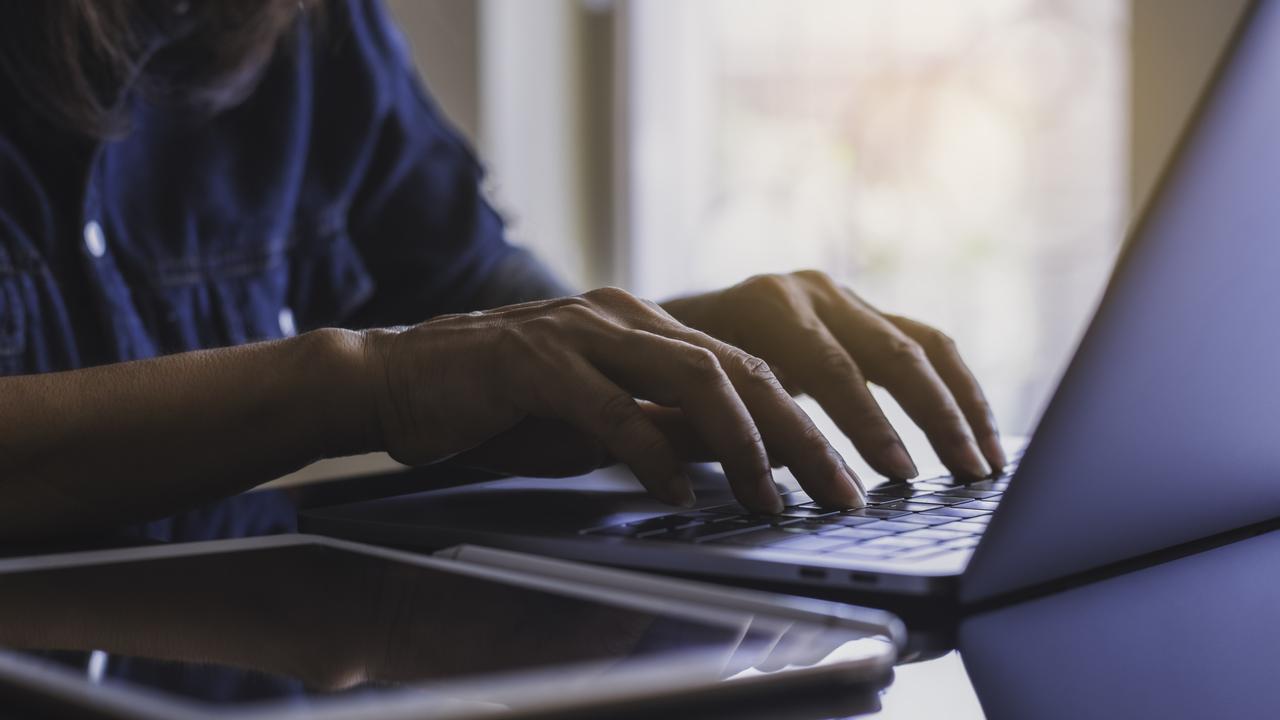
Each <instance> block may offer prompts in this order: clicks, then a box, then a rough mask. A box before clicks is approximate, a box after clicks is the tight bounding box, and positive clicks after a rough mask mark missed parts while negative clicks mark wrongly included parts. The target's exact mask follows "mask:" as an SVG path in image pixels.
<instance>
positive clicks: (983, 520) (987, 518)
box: [965, 515, 991, 525]
mask: <svg viewBox="0 0 1280 720" xmlns="http://www.w3.org/2000/svg"><path fill="white" fill-rule="evenodd" d="M965 522H976V523H982V524H983V525H986V524H987V523H989V522H991V516H990V515H983V516H982V517H976V518H969V519H968V520H965Z"/></svg>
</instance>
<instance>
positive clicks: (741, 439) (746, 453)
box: [730, 424, 766, 458]
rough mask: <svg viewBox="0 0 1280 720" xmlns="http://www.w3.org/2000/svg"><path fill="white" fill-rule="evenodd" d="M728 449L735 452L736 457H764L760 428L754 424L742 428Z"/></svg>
mask: <svg viewBox="0 0 1280 720" xmlns="http://www.w3.org/2000/svg"><path fill="white" fill-rule="evenodd" d="M730 451H731V452H733V453H735V456H736V457H757V456H758V457H760V458H765V457H766V455H765V452H764V438H763V437H761V435H760V430H759V429H758V428H757V427H756V426H755V425H754V424H753V425H750V426H749V427H747V428H744V430H743V432H742V433H740V434H739V436H738V437H737V439H736V442H735V443H734V445H733V447H732V448H731V449H730Z"/></svg>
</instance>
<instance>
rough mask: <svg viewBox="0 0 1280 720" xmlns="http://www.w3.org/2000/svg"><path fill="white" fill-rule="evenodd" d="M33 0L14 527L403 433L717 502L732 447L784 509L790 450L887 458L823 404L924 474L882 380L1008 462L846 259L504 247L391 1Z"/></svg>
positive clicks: (908, 330) (7, 507) (835, 501)
mask: <svg viewBox="0 0 1280 720" xmlns="http://www.w3.org/2000/svg"><path fill="white" fill-rule="evenodd" d="M0 12H2V13H3V19H2V21H0V70H2V71H3V72H2V73H0V93H2V96H3V99H4V102H3V105H2V107H3V110H0V369H3V371H4V373H5V374H6V375H8V377H5V378H3V379H0V398H2V401H0V468H2V471H0V533H2V534H3V535H4V536H6V537H9V538H20V537H31V536H40V535H47V534H52V533H59V532H67V531H73V530H82V529H91V528H103V527H118V526H121V525H123V524H126V523H132V522H138V521H143V520H153V519H155V518H161V517H165V516H168V515H171V514H173V513H175V512H178V511H184V510H188V509H191V508H196V507H197V506H201V505H206V504H208V503H211V502H213V501H214V500H216V499H218V498H225V497H229V496H232V495H234V494H236V493H238V492H240V491H242V490H245V489H247V488H250V487H252V486H254V485H256V484H259V483H261V482H264V481H266V480H269V479H271V478H272V477H275V476H277V475H280V474H282V473H285V472H287V471H290V470H293V469H295V468H298V467H301V466H302V465H304V464H306V463H308V462H311V461H313V460H316V459H319V458H323V457H333V456H339V455H345V454H351V453H357V452H365V451H372V450H386V451H388V452H389V453H390V454H391V455H392V456H393V457H395V458H396V459H398V460H400V461H403V462H406V463H412V464H421V463H431V462H436V461H440V460H444V459H449V458H454V457H455V456H458V455H459V454H462V458H461V459H460V460H459V461H465V462H467V463H470V464H473V465H477V464H478V465H482V466H487V467H493V468H499V469H503V470H510V471H530V470H537V471H541V472H552V473H568V472H574V471H579V470H582V469H585V468H587V467H590V466H593V465H597V464H600V463H603V462H608V461H613V460H618V461H621V462H623V463H626V464H627V465H628V466H630V468H631V469H632V470H633V471H634V472H635V475H636V477H637V478H638V479H639V481H640V482H641V483H643V484H644V486H645V487H646V488H647V489H648V490H649V491H650V492H651V493H652V494H653V495H655V496H657V497H658V498H660V499H662V500H665V501H667V502H670V503H673V504H688V503H689V502H691V501H692V499H693V498H692V492H691V489H690V485H689V481H688V480H687V478H686V477H685V476H684V475H683V473H682V471H681V460H682V456H683V455H686V454H688V453H694V454H706V455H707V456H708V457H710V458H713V459H716V460H719V461H720V462H722V464H723V466H724V469H725V473H726V475H727V477H728V479H729V482H730V483H731V484H732V487H733V489H734V492H735V494H736V495H737V496H738V497H739V498H740V500H741V502H742V503H743V504H744V505H746V506H748V507H750V508H753V509H755V510H758V511H761V512H769V511H775V510H778V509H779V508H780V501H779V498H778V495H777V492H776V490H775V488H774V486H773V484H772V482H771V474H770V463H771V461H773V462H775V463H781V464H784V465H786V466H789V467H790V468H791V470H792V471H793V472H794V473H795V475H796V477H797V478H798V479H799V481H800V483H801V484H802V485H803V486H804V488H805V489H806V490H807V491H808V492H809V493H810V495H812V496H813V497H814V498H815V499H817V500H819V501H820V502H823V503H826V504H830V505H838V506H854V505H858V504H860V503H861V502H862V497H863V496H862V488H861V485H860V483H859V480H858V479H857V478H856V477H854V475H853V473H852V472H850V471H849V469H848V468H847V467H846V466H845V464H844V463H843V461H842V460H841V459H840V457H839V455H837V454H836V453H835V452H834V451H833V450H832V449H831V447H830V445H829V444H828V442H827V440H826V439H825V438H824V437H823V436H822V434H821V433H820V432H819V431H817V430H816V429H815V428H814V426H813V424H812V423H811V422H810V421H809V419H808V418H807V417H806V416H805V414H804V413H803V412H802V411H801V410H800V409H799V408H798V407H797V406H796V404H795V403H794V401H793V400H792V398H791V394H790V393H792V392H804V393H808V394H810V395H812V396H814V397H815V398H816V399H817V400H818V401H819V402H820V403H821V404H822V406H823V407H824V408H825V409H826V410H827V411H828V412H829V413H830V414H831V415H832V416H833V417H834V419H835V421H836V422H837V424H838V425H839V427H840V428H841V430H842V431H843V432H845V433H846V434H847V435H848V436H849V437H850V438H851V439H852V440H853V442H854V443H855V445H856V446H857V448H858V450H859V451H860V452H861V453H862V454H863V455H864V456H865V457H866V458H867V460H868V461H869V463H870V464H871V465H872V467H874V468H875V469H876V470H877V471H878V472H881V473H883V474H885V475H888V476H890V477H895V478H908V477H911V476H913V475H914V474H915V466H914V465H913V463H912V460H911V458H910V457H909V456H908V454H907V452H906V450H905V449H904V447H903V446H902V443H901V441H900V440H899V439H898V436H897V434H896V433H895V431H894V430H893V428H892V427H891V426H890V425H889V423H888V422H887V421H886V420H885V417H884V415H883V413H882V412H881V411H880V409H879V408H878V407H877V405H876V402H875V400H874V399H873V398H872V396H871V394H870V393H869V391H868V389H867V385H866V383H867V382H868V381H870V382H875V383H879V384H881V385H883V386H885V387H887V388H888V389H889V390H890V391H891V392H892V393H893V394H894V395H895V396H896V398H897V399H898V400H899V401H900V403H901V404H902V405H903V406H904V407H905V408H906V410H907V412H908V413H909V414H910V415H911V417H912V418H913V419H914V420H915V421H916V422H917V423H918V424H920V425H921V426H922V427H923V428H924V429H925V431H926V432H927V434H928V436H929V438H930V439H931V441H932V443H933V445H934V447H935V448H936V450H937V451H938V453H939V455H940V457H941V458H942V460H943V461H944V462H945V463H946V464H947V465H948V466H949V467H950V468H951V469H952V470H953V471H954V472H956V473H960V474H965V475H985V474H988V473H990V472H991V471H992V468H999V467H1000V466H1002V465H1003V463H1004V457H1003V455H1002V454H1001V450H1000V445H999V442H998V439H997V435H996V429H995V425H994V422H993V421H992V418H991V414H990V412H989V410H988V407H987V404H986V402H985V400H984V399H983V397H982V393H981V390H980V389H979V388H978V386H977V384H976V382H975V381H974V379H973V378H972V376H971V375H970V374H969V372H968V371H967V370H966V369H965V367H964V364H963V363H962V361H961V360H960V358H959V356H958V355H957V354H956V352H955V350H954V348H953V346H952V345H951V343H950V342H949V341H948V340H947V339H946V338H945V336H943V335H942V334H940V333H939V332H937V331H936V330H934V329H932V328H930V327H927V326H925V325H922V324H920V323H917V322H914V321H911V320H907V319H904V318H900V317H895V316H891V315H885V314H882V313H880V312H878V311H877V310H876V309H874V308H872V307H871V306H869V305H868V304H866V303H865V302H863V301H861V300H860V299H859V298H857V297H856V296H855V295H854V294H852V293H851V292H849V291H847V290H845V289H842V288H840V287H839V286H837V285H836V284H834V283H833V282H831V280H830V279H829V278H827V277H826V276H825V275H823V274H821V273H817V272H805V273H798V274H793V275H775V276H762V277H757V278H753V279H750V280H747V281H745V282H744V283H742V284H740V285H738V286H735V287H732V288H729V289H726V290H723V291H720V292H714V293H710V294H705V295H698V296H692V297H687V298H683V299H678V300H674V301H671V302H668V303H665V304H663V305H658V304H655V303H652V302H648V301H642V300H639V299H637V298H635V297H632V296H631V295H628V294H627V293H625V292H623V291H621V290H617V289H602V290H596V291H592V292H588V293H585V294H583V295H577V296H567V295H568V293H567V292H566V291H565V290H563V289H562V287H561V286H560V285H559V284H558V283H557V282H556V281H555V280H554V279H553V277H552V276H551V275H550V274H549V273H548V272H547V271H546V270H544V269H543V267H542V266H541V265H539V264H538V263H537V261H536V260H535V259H534V258H532V257H531V256H530V255H529V254H528V253H526V252H524V251H522V250H519V249H517V248H514V247H512V246H511V245H508V244H507V243H506V241H505V240H504V237H503V228H502V222H501V220H500V219H499V218H498V216H497V215H496V214H495V213H494V211H493V210H492V209H491V208H490V207H489V205H488V204H486V202H485V201H484V199H483V197H482V195H481V193H480V190H479V187H480V181H481V171H480V168H479V166H478V164H477V163H476V161H475V160H474V159H473V157H472V155H471V154H470V151H469V150H468V149H467V147H466V146H465V145H464V143H463V142H462V141H461V140H460V139H459V138H458V136H457V134H456V133H455V132H454V131H453V130H452V129H450V128H449V127H448V125H447V124H446V123H445V122H444V121H443V119H442V118H441V116H440V114H439V112H438V110H437V109H436V107H435V106H434V105H433V104H432V102H431V101H430V100H429V99H428V98H427V97H426V96H425V94H424V93H423V90H422V88H421V85H420V83H419V82H418V80H417V79H416V77H415V76H414V73H413V72H412V70H411V69H410V61H409V58H408V54H407V52H406V51H405V48H404V45H403V42H402V40H401V39H400V37H399V36H398V34H397V32H396V31H395V29H394V27H393V25H392V23H391V21H390V20H389V18H388V16H387V13H386V10H385V8H383V7H382V5H381V4H380V3H379V2H377V0H333V1H332V2H327V3H319V4H313V3H306V2H304V3H299V2H298V0H219V1H218V2H214V1H213V0H207V1H205V2H187V1H186V0H48V1H47V2H39V3H32V2H27V1H26V0H0ZM549 298H558V299H549ZM517 303H518V304H517ZM483 308H493V309H490V310H486V311H483V312H476V311H477V310H479V309H483ZM424 321H425V322H424ZM213 348H217V349H213ZM547 448H555V449H556V451H557V452H556V453H555V455H556V458H557V463H556V464H555V465H553V466H552V467H548V466H547V463H546V460H547V458H546V450H547ZM248 497H249V499H245V498H244V497H242V498H240V499H239V500H236V501H234V502H235V504H234V505H227V504H225V503H224V504H221V505H214V506H213V507H214V508H216V509H215V510H206V511H202V514H197V515H188V516H185V517H186V519H185V520H180V521H171V522H169V523H167V524H161V525H153V526H152V530H153V531H154V532H155V534H157V535H176V536H182V537H191V536H200V535H212V534H240V533H248V532H260V531H263V530H264V529H287V525H288V521H287V520H286V521H281V522H277V520H278V519H279V518H284V517H285V516H287V514H288V513H287V508H284V507H283V506H281V505H280V504H279V503H280V498H279V497H278V496H272V495H270V494H254V495H253V496H248ZM264 508H266V509H264ZM193 517H194V518H199V520H198V521H197V520H192V519H191V518H193ZM255 518H257V519H255ZM262 518H266V520H262Z"/></svg>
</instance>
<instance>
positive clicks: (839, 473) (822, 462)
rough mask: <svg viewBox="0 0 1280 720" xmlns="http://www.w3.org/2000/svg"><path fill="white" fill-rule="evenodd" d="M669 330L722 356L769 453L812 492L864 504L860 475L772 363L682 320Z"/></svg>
mask: <svg viewBox="0 0 1280 720" xmlns="http://www.w3.org/2000/svg"><path fill="white" fill-rule="evenodd" d="M666 332H667V333H670V334H672V335H673V336H675V337H679V338H680V339H682V340H685V341H686V342H689V343H691V344H695V345H697V346H699V347H702V348H706V349H708V350H710V351H711V352H713V353H714V354H715V355H716V357H717V358H719V360H720V364H721V366H722V367H724V369H725V372H726V373H727V374H728V376H729V379H730V380H731V382H732V383H733V385H734V387H735V388H736V389H737V391H738V394H739V396H741V398H742V400H743V402H744V403H745V404H746V406H747V408H748V410H749V411H750V413H751V417H752V418H753V419H754V420H755V423H756V426H757V427H758V428H759V429H760V433H761V436H762V437H763V438H764V442H765V446H766V447H767V448H768V450H769V454H770V455H771V456H772V457H774V458H776V459H777V460H779V461H781V462H782V464H784V465H786V466H787V467H788V468H790V469H791V471H792V473H793V474H794V475H795V476H796V479H797V480H798V481H799V482H800V485H801V486H802V487H803V488H804V489H805V491H806V492H807V493H808V494H809V496H810V497H812V498H813V499H814V500H816V501H818V502H819V503H822V504H824V505H831V506H837V507H861V506H863V505H865V504H866V491H865V490H864V489H863V487H862V482H861V481H860V480H859V479H858V476H857V475H855V474H854V473H853V471H852V470H850V469H849V466H848V465H846V464H845V462H844V458H842V457H840V454H839V453H837V452H836V451H835V448H832V447H831V443H829V442H828V441H827V438H826V436H824V435H823V434H822V431H821V430H819V429H818V428H817V426H816V425H814V424H813V420H811V419H810V418H809V416H808V415H807V414H806V413H805V412H804V410H802V409H801V408H800V406H799V405H797V404H796V402H795V400H793V399H792V398H791V395H790V394H788V393H787V391H786V390H785V389H783V387H782V385H781V384H780V383H779V382H778V380H777V378H776V377H774V375H773V373H772V371H770V369H769V366H768V364H766V363H765V362H764V361H763V360H761V359H760V358H757V357H754V356H752V355H749V354H747V353H746V352H744V351H743V350H740V349H738V348H736V347H733V346H732V345H728V344H726V343H723V342H720V341H719V340H716V339H715V338H712V337H710V336H707V335H705V334H703V333H700V332H698V331H696V330H693V329H691V328H687V327H685V326H683V325H679V324H672V325H670V326H668V327H667V328H666Z"/></svg>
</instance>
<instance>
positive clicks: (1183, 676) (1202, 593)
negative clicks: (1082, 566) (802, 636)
mask: <svg viewBox="0 0 1280 720" xmlns="http://www.w3.org/2000/svg"><path fill="white" fill-rule="evenodd" d="M1277 558H1280V532H1273V533H1269V534H1266V535H1261V536H1258V537H1254V538H1250V539H1247V540H1242V541H1239V542H1236V543H1234V544H1231V545H1227V546H1223V547H1219V548H1215V549H1212V550H1208V551H1205V552H1202V553H1199V554H1196V555H1191V556H1188V557H1183V558H1179V559H1177V560H1172V561H1169V562H1166V563H1164V564H1161V565H1157V566H1154V567H1149V568H1146V569H1143V570H1139V571H1135V572H1132V573H1129V574H1126V575H1122V576H1118V577H1113V578H1110V579H1107V580H1103V581H1099V582H1096V583H1093V584H1090V585H1085V586H1081V587H1076V588H1073V589H1069V590H1065V591H1062V592H1059V593H1056V594H1053V595H1048V596H1044V597H1040V598H1037V599H1034V600H1030V601H1025V602H1022V603H1019V604H1015V605H1010V606H1007V607H1004V608H1000V609H996V610H992V611H988V612H985V613H983V614H979V615H974V616H971V617H968V618H964V619H962V620H961V621H959V623H958V624H957V625H956V626H955V627H954V628H953V630H954V632H953V633H943V634H944V635H946V636H950V637H953V643H952V646H951V647H947V646H945V645H944V646H942V647H937V648H935V649H933V650H929V651H927V652H926V655H927V656H928V658H929V659H920V660H917V661H911V662H906V663H904V664H901V665H900V666H899V667H898V668H897V670H896V676H895V679H894V681H893V683H892V684H891V685H890V686H889V687H888V688H887V689H886V690H885V691H884V692H883V693H882V697H881V703H882V709H881V710H880V712H879V713H878V715H877V716H878V717H885V718H927V717H945V718H970V717H973V718H977V717H984V716H986V717H994V718H1028V717H1035V718H1080V717H1090V718H1094V717H1116V718H1135V717H1144V718H1145V717H1169V718H1182V717H1186V718H1202V717H1273V716H1275V715H1276V712H1277V710H1276V709H1277V708H1280V682H1276V680H1275V678H1276V670H1277V668H1280V623H1277V622H1276V618H1277V615H1278V614H1280V577H1278V576H1277V573H1276V572H1275V569H1274V568H1275V564H1276V559H1277ZM86 612H92V609H91V608H86ZM3 620H7V621H12V620H13V618H8V617H6V618H3Z"/></svg>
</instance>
